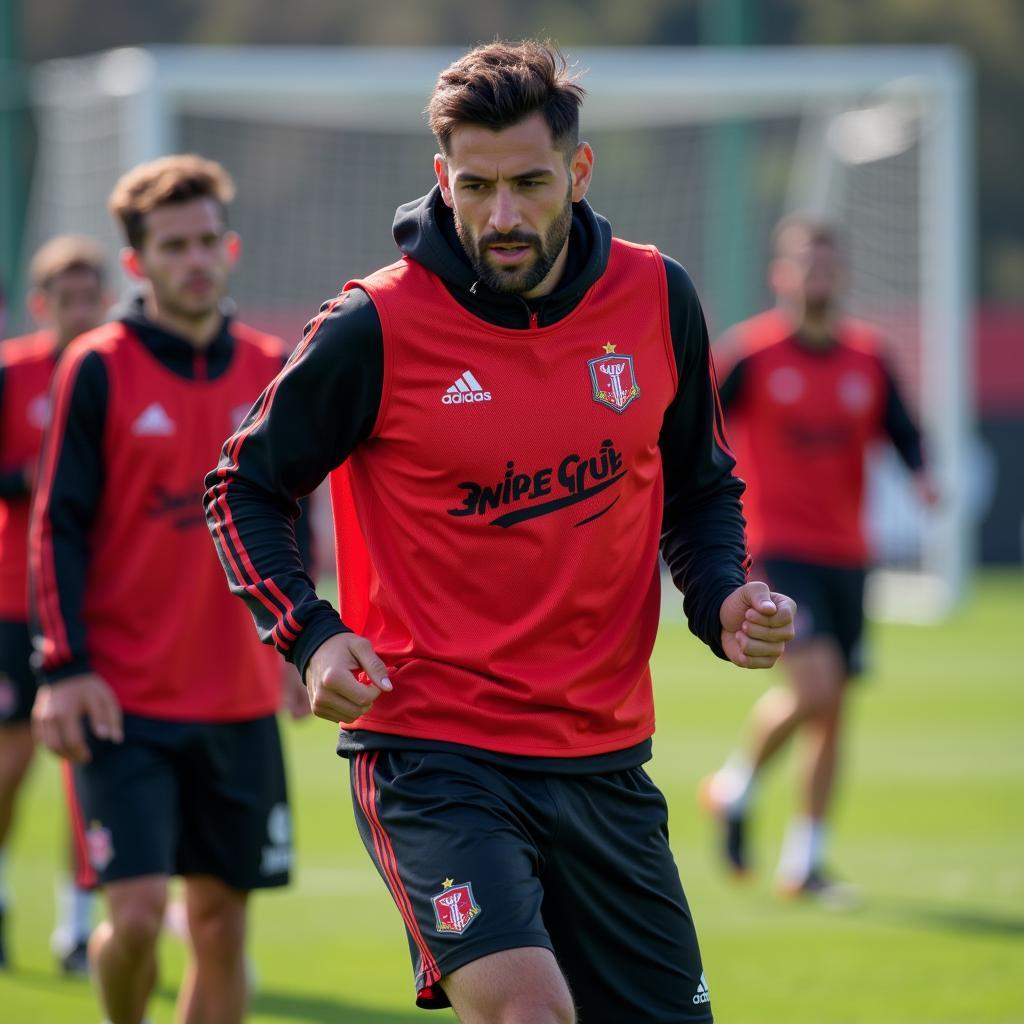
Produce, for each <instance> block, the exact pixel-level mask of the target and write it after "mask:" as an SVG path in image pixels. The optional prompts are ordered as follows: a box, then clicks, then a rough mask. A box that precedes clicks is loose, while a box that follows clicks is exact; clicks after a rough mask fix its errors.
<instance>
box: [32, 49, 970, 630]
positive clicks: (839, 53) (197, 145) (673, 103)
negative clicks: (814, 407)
mask: <svg viewBox="0 0 1024 1024" xmlns="http://www.w3.org/2000/svg"><path fill="white" fill-rule="evenodd" d="M457 55H458V54H457V52H456V51H449V50H436V49H429V50H427V49H424V50H418V49H394V50H373V49H321V48H311V49H304V50H295V49H287V48H280V49H260V48H203V49H199V48H174V47H171V48H160V47H157V48H153V49H149V50H140V49H132V50H117V51H111V52H108V53H104V54H100V55H97V56H94V57H85V58H77V59H73V60H61V61H54V62H50V63H47V64H44V65H41V66H40V68H39V69H38V71H37V74H36V80H35V95H36V105H37V117H38V125H39V152H38V161H37V172H36V176H35V180H34V183H33V198H32V203H31V209H30V214H29V227H28V241H27V246H28V247H32V246H35V245H36V244H38V243H39V242H40V241H41V240H43V239H45V238H46V237H48V236H50V235H52V234H55V233H57V232H63V231H77V232H84V233H87V234H91V235H93V236H95V237H97V238H99V239H101V240H102V241H104V242H105V243H106V244H107V245H108V246H109V248H110V251H111V255H112V256H113V254H114V252H116V249H117V247H118V245H119V240H118V238H117V237H116V234H115V231H114V228H113V225H112V224H111V222H110V218H109V215H108V214H107V212H106V197H107V195H108V194H109V192H110V189H111V187H112V185H113V183H114V181H115V180H116V178H117V177H118V175H119V174H120V173H122V172H123V171H124V170H126V169H127V168H128V167H130V166H132V165H134V164H135V163H137V162H139V161H141V160H146V159H151V158H153V157H155V156H159V155H161V154H163V153H168V152H183V151H195V152H199V153H202V154H203V155H205V156H208V157H212V158H214V159H216V160H218V161H220V162H221V163H223V164H224V165H225V166H226V167H227V168H228V169H229V170H230V172H231V173H232V175H233V176H234V177H235V179H236V181H237V183H238V197H237V199H236V201H235V203H234V204H233V207H232V212H231V219H232V224H233V226H234V227H235V228H237V229H238V230H239V232H240V233H241V235H242V238H243V242H244V254H243V259H242V261H241V264H240V266H239V269H238V272H237V275H236V277H235V280H234V283H233V297H234V298H235V299H236V300H237V302H238V305H239V307H240V309H241V312H242V315H243V316H244V318H245V319H246V320H248V321H249V322H252V323H254V324H257V325H259V326H261V327H263V328H265V329H268V330H272V331H276V332H278V333H281V334H282V335H283V336H285V337H286V338H290V339H297V338H298V336H299V333H300V331H301V329H302V326H303V324H304V323H305V321H306V320H307V319H308V318H309V316H310V315H311V314H312V313H313V312H314V311H315V310H316V309H317V307H318V305H319V303H320V302H321V301H322V300H323V299H325V298H327V297H329V296H332V295H334V294H335V293H336V292H337V291H338V289H339V287H340V286H341V285H342V284H343V283H344V282H345V281H346V280H347V279H349V278H351V277H356V276H360V275H363V274H365V273H367V272H368V271H369V270H371V269H374V268H376V267H378V266H380V265H383V264H385V263H389V262H391V261H392V260H393V259H394V258H395V255H396V250H395V246H394V242H393V240H392V238H391V232H390V227H391V221H392V217H393V213H394V210H395V207H396V206H397V205H399V204H400V203H402V202H405V201H408V200H410V199H413V198H416V197H418V196H420V195H423V194H424V193H425V192H426V191H427V190H428V189H429V188H430V187H431V185H432V183H433V174H432V169H431V167H432V157H433V153H434V149H435V147H434V143H433V139H432V138H431V136H430V133H429V131H428V129H427V127H426V121H425V117H424V115H423V113H422V112H423V108H424V106H425V104H426V100H427V97H428V95H429V93H430V90H431V88H432V86H433V83H434V81H435V79H436V76H437V73H438V72H439V70H440V69H441V68H443V67H445V66H446V65H447V64H448V63H449V62H450V61H451V60H452V59H453V58H454V57H455V56H457ZM571 57H572V59H573V60H575V61H577V62H578V64H579V67H580V69H581V70H582V71H584V72H585V75H584V78H583V84H584V85H585V86H586V88H587V90H588V98H587V100H586V102H585V103H584V107H583V118H582V132H583V136H584V137H585V138H586V139H587V140H588V141H589V142H591V144H592V145H593V147H594V149H595V152H596V154H597V161H596V170H595V177H594V183H593V186H592V189H591V192H590V196H589V198H590V200H591V202H592V204H593V205H594V207H595V208H596V209H597V210H598V211H599V212H601V213H602V214H604V215H605V216H606V217H608V218H609V220H610V221H611V223H612V225H613V228H614V229H615V232H616V233H617V234H618V235H620V236H622V237H625V238H629V239H631V240H635V241H642V242H653V243H655V244H657V245H658V246H659V248H661V249H662V250H663V251H664V252H666V253H668V254H669V255H672V256H674V257H675V258H676V259H678V260H679V261H680V262H681V263H683V264H684V266H686V267H687V269H688V270H689V271H690V274H691V276H692V277H693V279H694V281H695V283H696V285H697V288H698V291H699V293H700V295H701V297H702V301H703V302H704V305H705V309H706V313H707V315H708V320H709V325H710V327H711V331H712V334H713V335H714V334H717V333H719V332H721V331H722V330H724V329H725V328H726V327H727V326H729V324H730V323H731V322H734V321H735V320H737V319H740V318H742V317H746V316H749V315H752V314H753V313H755V312H757V311H759V310H760V309H763V308H765V307H766V306H767V305H769V304H770V302H771V298H770V295H769V294H768V291H767V286H766V283H765V275H764V268H765V264H766V261H767V256H768V249H769V236H770V233H771V230H772V227H773V226H774V224H775V222H776V221H777V220H778V218H779V217H780V216H781V215H783V214H784V213H787V212H792V211H795V210H803V211H808V212H812V213H817V214H821V215H823V216H825V217H827V218H828V219H829V220H831V221H833V222H834V223H836V224H838V225H839V226H840V227H841V229H842V231H843V237H844V247H845V249H846V252H847V256H848V262H849V265H850V272H851V282H850V288H849V292H848V297H847V302H846V306H847V308H848V310H849V312H850V313H851V314H853V315H856V316H858V317H860V318H863V319H865V320H868V321H871V322H874V323H875V324H877V325H878V326H879V327H880V328H881V329H882V331H883V334H884V336H885V338H886V339H887V343H888V346H889V349H888V355H889V359H890V363H891V365H892V366H893V367H894V369H895V370H896V373H897V376H898V377H899V379H900V381H901V383H902V385H903V388H904V391H905V393H906V395H907V396H908V398H909V401H910V404H911V406H912V408H913V409H914V410H915V411H916V413H917V414H918V416H919V418H920V420H921V422H922V425H923V427H924V430H925V434H926V443H927V449H928V453H929V457H930V461H931V463H932V465H933V467H934V469H935V472H936V474H937V476H938V479H939V481H940V484H941V486H942V489H943V492H944V499H945V500H944V501H943V503H942V505H941V507H939V508H938V509H937V510H930V511H926V510H924V509H922V508H921V507H919V505H918V504H917V502H916V500H915V498H914V496H913V492H912V490H911V488H910V486H909V483H908V480H907V476H906V474H905V473H903V472H902V470H901V468H900V467H899V466H898V464H897V463H896V460H895V457H894V455H893V454H892V453H891V452H889V451H888V450H887V449H886V448H885V447H884V446H880V449H879V452H878V453H877V455H876V456H875V457H874V458H873V462H874V463H875V465H874V467H873V472H872V473H871V475H870V479H871V480H872V485H871V488H870V497H869V502H868V507H867V510H866V514H867V516H868V524H869V530H870V533H871V536H872V537H873V540H874V546H875V550H876V552H877V556H878V558H877V561H878V564H879V566H880V571H878V572H876V573H875V574H873V586H872V590H871V595H872V603H873V605H874V609H875V611H876V612H877V613H879V614H882V615H889V616H896V617H900V618H904V619H910V620H915V619H916V620H921V621H928V620H931V619H933V618H935V617H937V616H940V615H942V614H944V613H945V612H946V611H948V610H949V608H950V607H951V606H952V605H953V604H954V603H955V601H956V599H957V598H958V597H959V595H960V594H961V592H962V590H963V588H964V585H965V578H966V572H967V569H968V566H969V564H970V561H971V549H970V541H969V531H968V529H967V525H966V521H965V516H966V509H965V499H964V486H963V483H964V480H965V447H966V441H967V434H968V429H969V420H970V415H969V396H970V379H969V373H968V362H969V360H968V353H969V344H970V342H969V326H968V320H969V316H968V289H969V286H970V269H969V268H970V267H971V265H972V252H971V244H972V239H971V236H970V232H969V230H968V226H967V225H968V210H969V203H970V200H969V196H970V189H971V182H970V167H969V164H968V157H967V154H968V153H969V152H971V145H970V142H971V140H970V135H969V133H970V121H969V113H968V111H969V106H970V104H969V90H970V81H969V76H968V73H967V71H966V69H965V67H964V65H963V64H962V63H961V62H960V60H959V59H958V58H957V57H956V56H955V54H953V53H951V52H950V51H946V50H942V49H928V48H913V49H901V50H896V49H886V50H873V49H838V48H836V49H828V50H817V49H806V50H801V49H785V50H768V49H765V50H762V49H745V50H725V49H722V50H688V49H672V48H658V49H648V50H630V49H624V50H611V49H596V50H589V51H585V52H581V53H578V54H575V53H574V54H572V55H571Z"/></svg>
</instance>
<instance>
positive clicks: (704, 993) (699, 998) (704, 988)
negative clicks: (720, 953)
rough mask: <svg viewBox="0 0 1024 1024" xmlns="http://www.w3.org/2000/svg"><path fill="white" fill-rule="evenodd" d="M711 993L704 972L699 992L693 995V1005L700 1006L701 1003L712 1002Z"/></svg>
mask: <svg viewBox="0 0 1024 1024" xmlns="http://www.w3.org/2000/svg"><path fill="white" fill-rule="evenodd" d="M710 1002H711V993H710V992H709V991H708V983H707V979H706V978H705V977H704V972H703V971H701V973H700V984H699V985H698V986H697V994H696V995H695V996H694V997H693V1005H694V1006H700V1004H701V1003H710Z"/></svg>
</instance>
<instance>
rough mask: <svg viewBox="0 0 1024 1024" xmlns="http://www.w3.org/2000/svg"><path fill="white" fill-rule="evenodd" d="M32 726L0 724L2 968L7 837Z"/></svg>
mask: <svg viewBox="0 0 1024 1024" xmlns="http://www.w3.org/2000/svg"><path fill="white" fill-rule="evenodd" d="M32 750H33V745H32V729H31V726H30V725H29V723H28V722H15V723H10V724H8V725H4V726H0V967H3V966H4V965H5V964H6V963H7V947H6V943H5V941H4V931H5V927H4V926H5V920H4V918H5V917H6V909H7V879H6V877H5V875H6V867H7V864H6V861H7V837H8V836H9V835H10V831H11V823H12V821H13V820H14V804H15V801H16V800H17V797H18V790H19V789H20V788H21V784H22V782H23V781H24V779H25V774H26V772H27V771H28V766H29V764H30V762H31V761H32Z"/></svg>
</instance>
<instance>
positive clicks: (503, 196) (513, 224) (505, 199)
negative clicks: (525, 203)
mask: <svg viewBox="0 0 1024 1024" xmlns="http://www.w3.org/2000/svg"><path fill="white" fill-rule="evenodd" d="M521 223H522V215H521V213H520V211H519V204H518V203H517V202H516V199H515V196H513V195H512V193H511V191H509V190H506V189H498V190H497V192H496V193H495V196H494V205H493V206H492V207H491V217H490V225H489V226H490V228H491V230H492V231H497V232H499V233H500V234H507V233H508V232H509V231H514V230H515V229H516V228H517V227H519V225H520V224H521Z"/></svg>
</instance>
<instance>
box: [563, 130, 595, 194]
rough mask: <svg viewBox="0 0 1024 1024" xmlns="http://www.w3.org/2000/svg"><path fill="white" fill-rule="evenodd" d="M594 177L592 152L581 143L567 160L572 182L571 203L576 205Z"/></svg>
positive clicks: (588, 145)
mask: <svg viewBox="0 0 1024 1024" xmlns="http://www.w3.org/2000/svg"><path fill="white" fill-rule="evenodd" d="M593 176H594V151H593V150H592V149H591V148H590V144H589V143H587V142H581V143H580V144H579V145H578V146H577V147H576V149H575V151H574V152H573V154H572V157H571V159H570V160H569V177H570V178H571V180H572V201H573V202H574V203H578V202H579V201H580V200H581V199H582V198H583V197H584V196H585V195H586V194H587V189H589V188H590V179H591V178H592V177H593Z"/></svg>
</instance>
